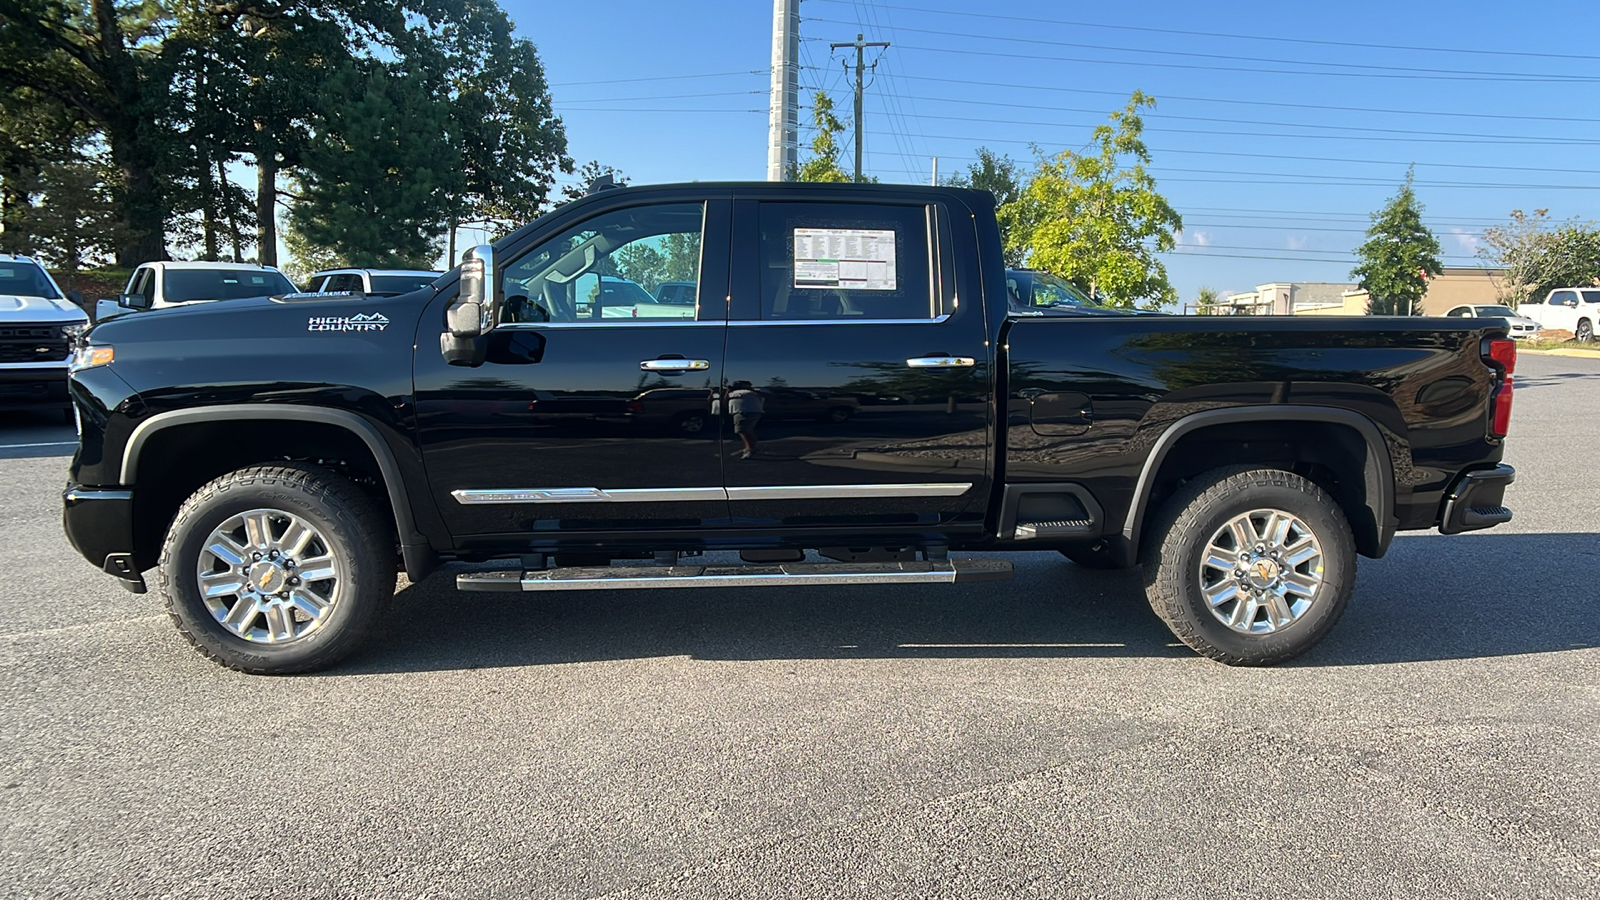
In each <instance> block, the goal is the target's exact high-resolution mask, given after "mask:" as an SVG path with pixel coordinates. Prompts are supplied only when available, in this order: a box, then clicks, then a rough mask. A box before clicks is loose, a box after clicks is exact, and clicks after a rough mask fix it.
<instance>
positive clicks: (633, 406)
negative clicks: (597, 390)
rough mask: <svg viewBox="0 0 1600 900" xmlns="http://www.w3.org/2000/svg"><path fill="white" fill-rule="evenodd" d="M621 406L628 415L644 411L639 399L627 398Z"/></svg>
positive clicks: (642, 403)
mask: <svg viewBox="0 0 1600 900" xmlns="http://www.w3.org/2000/svg"><path fill="white" fill-rule="evenodd" d="M622 406H623V409H626V410H627V411H628V413H629V414H630V415H638V414H639V413H642V412H644V402H643V401H641V400H629V401H628V402H627V403H624V404H623V405H622Z"/></svg>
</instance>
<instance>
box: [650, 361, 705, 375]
mask: <svg viewBox="0 0 1600 900" xmlns="http://www.w3.org/2000/svg"><path fill="white" fill-rule="evenodd" d="M639 368H641V369H643V370H644V371H646V372H703V371H705V370H706V369H709V368H711V360H709V359H641V360H639Z"/></svg>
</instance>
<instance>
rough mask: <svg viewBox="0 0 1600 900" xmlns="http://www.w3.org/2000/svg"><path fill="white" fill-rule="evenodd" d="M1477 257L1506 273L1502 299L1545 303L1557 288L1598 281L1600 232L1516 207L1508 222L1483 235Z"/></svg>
mask: <svg viewBox="0 0 1600 900" xmlns="http://www.w3.org/2000/svg"><path fill="white" fill-rule="evenodd" d="M1478 256H1479V258H1481V259H1483V260H1484V261H1485V262H1487V263H1489V264H1490V265H1493V266H1495V267H1497V268H1501V269H1504V270H1505V275H1504V276H1503V277H1502V278H1501V279H1500V284H1499V293H1500V299H1501V300H1503V301H1505V302H1507V303H1509V304H1511V305H1512V306H1516V305H1517V304H1519V303H1524V302H1527V301H1529V300H1534V301H1539V302H1543V300H1544V299H1545V297H1546V296H1548V295H1549V293H1550V292H1551V291H1552V290H1554V289H1556V288H1560V287H1571V286H1573V285H1584V284H1593V283H1595V282H1597V281H1600V229H1597V228H1596V227H1595V224H1594V223H1593V222H1580V221H1578V220H1576V219H1568V220H1567V221H1565V222H1551V221H1550V211H1549V210H1547V209H1536V210H1534V211H1533V214H1532V215H1528V214H1526V213H1524V212H1523V211H1522V210H1520V209H1514V210H1512V211H1511V221H1510V222H1508V223H1507V224H1505V225H1496V226H1494V227H1492V228H1489V229H1487V230H1486V231H1484V233H1483V246H1481V247H1479V248H1478Z"/></svg>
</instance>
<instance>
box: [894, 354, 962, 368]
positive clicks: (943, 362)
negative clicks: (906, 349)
mask: <svg viewBox="0 0 1600 900" xmlns="http://www.w3.org/2000/svg"><path fill="white" fill-rule="evenodd" d="M977 364H978V361H977V360H975V359H973V358H972V357H970V356H914V357H912V358H911V359H908V360H906V365H908V366H910V367H911V368H913V369H970V368H972V367H973V366H975V365H977Z"/></svg>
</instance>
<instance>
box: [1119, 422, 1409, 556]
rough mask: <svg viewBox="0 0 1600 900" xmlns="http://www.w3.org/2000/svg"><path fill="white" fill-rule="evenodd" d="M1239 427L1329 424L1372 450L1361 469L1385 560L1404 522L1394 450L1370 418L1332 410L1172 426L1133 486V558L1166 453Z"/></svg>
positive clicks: (1129, 540)
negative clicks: (1191, 437) (1218, 429)
mask: <svg viewBox="0 0 1600 900" xmlns="http://www.w3.org/2000/svg"><path fill="white" fill-rule="evenodd" d="M1237 422H1327V423H1331V424H1335V425H1344V426H1347V427H1350V428H1353V429H1354V430H1355V431H1356V433H1357V434H1359V435H1361V438H1362V440H1363V442H1365V444H1366V445H1367V455H1366V460H1365V461H1364V462H1363V464H1362V475H1363V480H1364V482H1365V485H1364V486H1365V491H1364V494H1365V497H1366V503H1365V505H1366V508H1367V510H1368V512H1369V513H1370V514H1371V515H1372V521H1373V524H1374V525H1375V526H1376V529H1377V541H1376V546H1375V547H1374V548H1373V549H1374V552H1373V554H1372V555H1373V557H1374V558H1378V557H1382V556H1383V555H1384V553H1386V552H1387V551H1388V549H1389V542H1390V541H1391V540H1392V539H1393V538H1394V533H1395V531H1396V530H1398V529H1399V525H1400V521H1399V519H1397V518H1395V515H1394V505H1395V499H1394V493H1395V481H1394V461H1393V459H1392V458H1391V457H1390V455H1389V445H1388V443H1387V442H1385V441H1384V439H1383V433H1382V432H1381V431H1379V430H1378V426H1377V424H1376V423H1374V422H1373V421H1372V420H1371V419H1369V418H1367V417H1366V416H1364V415H1362V414H1361V413H1358V412H1354V411H1352V410H1348V409H1338V408H1336V407H1331V406H1278V405H1273V406H1242V407H1229V408H1226V409H1208V410H1205V411H1203V412H1197V413H1194V414H1192V415H1188V416H1184V417H1183V418H1181V419H1179V420H1178V421H1176V422H1174V423H1172V424H1171V425H1169V426H1167V429H1166V430H1165V431H1163V432H1162V433H1161V436H1160V437H1158V438H1156V442H1155V445H1154V446H1153V447H1151V448H1150V455H1149V456H1147V457H1146V458H1145V461H1144V468H1143V469H1142V470H1141V471H1140V472H1139V480H1138V482H1137V483H1136V484H1135V486H1134V492H1133V502H1132V503H1131V504H1129V513H1128V519H1127V521H1126V522H1125V523H1124V524H1123V526H1122V538H1123V540H1124V541H1125V542H1126V545H1127V547H1128V550H1129V552H1130V553H1132V554H1135V555H1136V554H1137V553H1138V547H1139V540H1140V537H1141V532H1142V529H1143V527H1144V520H1145V514H1146V513H1147V512H1148V509H1147V506H1148V505H1149V503H1150V494H1151V492H1152V491H1154V490H1155V479H1156V475H1157V473H1159V472H1160V471H1161V466H1162V464H1163V463H1164V462H1165V461H1166V458H1167V454H1168V453H1169V452H1171V450H1172V448H1173V447H1174V446H1175V445H1176V444H1177V443H1178V441H1179V440H1180V439H1181V438H1183V436H1184V435H1187V434H1189V433H1190V432H1193V431H1197V430H1199V429H1201V428H1207V427H1210V426H1212V425H1230V424H1234V423H1237Z"/></svg>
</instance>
